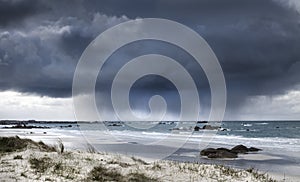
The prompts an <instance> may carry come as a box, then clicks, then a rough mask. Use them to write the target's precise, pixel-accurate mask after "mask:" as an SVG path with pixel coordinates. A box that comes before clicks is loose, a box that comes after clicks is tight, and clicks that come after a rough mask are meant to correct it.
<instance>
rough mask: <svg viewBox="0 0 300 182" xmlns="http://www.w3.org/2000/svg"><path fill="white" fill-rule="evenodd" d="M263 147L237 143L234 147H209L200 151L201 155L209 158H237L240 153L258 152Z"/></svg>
mask: <svg viewBox="0 0 300 182" xmlns="http://www.w3.org/2000/svg"><path fill="white" fill-rule="evenodd" d="M260 150H261V149H259V148H255V147H250V148H247V147H246V146H244V145H237V146H235V147H233V148H232V149H227V148H217V149H214V148H207V149H204V150H202V151H201V152H200V155H201V156H206V157H208V158H237V157H238V154H247V153H248V152H257V151H260Z"/></svg>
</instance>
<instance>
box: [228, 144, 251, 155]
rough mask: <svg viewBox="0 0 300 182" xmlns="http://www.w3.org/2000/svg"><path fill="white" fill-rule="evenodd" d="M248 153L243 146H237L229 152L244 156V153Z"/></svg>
mask: <svg viewBox="0 0 300 182" xmlns="http://www.w3.org/2000/svg"><path fill="white" fill-rule="evenodd" d="M248 151H249V150H248V148H247V147H246V146H244V145H237V146H235V147H233V148H232V149H231V152H234V153H237V154H238V153H242V154H244V153H247V152H248Z"/></svg>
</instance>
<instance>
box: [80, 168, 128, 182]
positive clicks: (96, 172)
mask: <svg viewBox="0 0 300 182" xmlns="http://www.w3.org/2000/svg"><path fill="white" fill-rule="evenodd" d="M123 180H124V177H123V175H122V174H121V173H120V172H118V171H117V170H116V169H109V168H106V167H104V166H103V165H99V166H95V167H94V168H93V169H92V170H91V171H90V172H89V174H88V177H87V179H86V181H101V182H102V181H103V182H104V181H123Z"/></svg>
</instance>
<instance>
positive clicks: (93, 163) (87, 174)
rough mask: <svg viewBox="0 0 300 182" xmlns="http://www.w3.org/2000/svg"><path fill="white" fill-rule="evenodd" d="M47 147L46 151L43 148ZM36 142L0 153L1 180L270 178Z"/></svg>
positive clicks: (252, 170)
mask: <svg viewBox="0 0 300 182" xmlns="http://www.w3.org/2000/svg"><path fill="white" fill-rule="evenodd" d="M46 149H47V150H48V151H47V150H46ZM51 150H52V149H51V148H50V149H48V148H47V147H44V146H43V147H42V148H41V146H40V144H36V143H33V144H32V143H29V144H28V145H27V146H26V147H25V148H24V149H20V150H17V151H14V152H8V153H2V154H1V162H0V166H1V171H0V177H1V181H236V182H238V181H245V182H246V181H257V182H258V181H273V179H271V178H270V177H269V175H268V174H262V173H260V172H258V171H256V170H255V169H248V170H240V169H234V168H229V167H226V166H223V165H211V164H201V163H188V162H175V161H166V160H163V161H156V162H151V163H150V162H147V161H145V160H144V159H139V158H136V157H134V156H126V155H121V154H110V153H101V152H100V153H98V152H95V151H93V150H88V151H74V150H67V151H64V152H63V153H60V152H57V151H51Z"/></svg>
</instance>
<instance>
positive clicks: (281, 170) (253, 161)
mask: <svg viewBox="0 0 300 182" xmlns="http://www.w3.org/2000/svg"><path fill="white" fill-rule="evenodd" d="M29 131H30V130H22V129H11V130H10V132H9V133H8V132H7V131H4V130H2V131H1V130H0V136H7V135H9V136H15V135H16V134H17V135H18V136H20V137H21V138H30V139H32V140H34V141H36V142H38V141H39V140H42V141H43V142H45V143H46V144H50V145H53V144H55V143H56V141H57V139H58V138H61V139H62V141H63V144H64V145H65V147H66V149H67V150H69V151H75V152H76V151H77V150H81V151H86V150H87V145H86V141H85V140H84V138H83V137H82V135H80V133H78V132H77V131H74V130H53V129H32V130H31V131H32V132H33V134H31V133H30V132H29ZM44 131H46V134H44V133H43V132H44ZM122 136H124V135H122ZM218 137H219V138H221V137H223V136H218ZM225 137H226V136H225ZM192 139H194V138H192ZM107 145H108V146H109V145H110V149H111V150H103V151H107V152H109V153H112V154H116V153H119V151H123V153H122V154H120V155H124V154H129V156H131V155H130V153H129V152H126V148H128V147H131V146H135V147H136V148H138V149H140V154H141V156H140V155H139V156H138V157H139V158H143V155H144V154H145V153H147V152H149V151H147V148H144V147H145V146H142V145H139V144H136V143H135V144H133V143H126V142H116V143H107ZM170 146H172V145H170ZM170 146H160V148H159V149H158V150H157V151H160V150H161V151H163V150H168V147H170ZM114 147H115V150H114V151H113V150H112V149H113V148H114ZM208 147H213V148H216V147H233V145H230V144H227V145H224V144H223V143H212V144H211V145H210V146H208ZM120 149H124V150H120ZM197 149H198V146H197V143H195V142H187V144H186V145H184V146H183V147H182V148H181V149H180V150H178V151H176V152H175V153H174V154H173V155H171V156H170V157H168V158H166V160H171V161H173V160H175V161H176V162H183V163H186V162H190V163H195V162H198V163H203V164H207V165H211V164H212V165H225V166H229V167H230V168H235V169H238V170H246V169H248V168H251V167H254V168H255V169H258V170H259V171H260V172H262V173H265V172H266V173H267V174H270V175H272V176H274V178H276V179H278V181H282V180H283V179H284V176H285V179H292V180H291V181H300V176H295V175H294V174H297V169H299V167H300V166H295V164H293V165H291V161H293V160H294V159H297V160H299V158H298V156H297V155H295V156H292V155H291V156H292V157H291V156H290V154H289V153H283V152H282V151H276V152H277V153H275V154H274V153H270V150H267V149H266V148H264V149H263V151H262V152H261V153H257V154H254V155H251V154H250V155H249V154H248V155H246V156H243V155H241V156H239V158H237V159H234V160H232V159H230V160H229V159H222V160H220V159H217V160H209V159H205V158H202V157H199V152H200V151H199V150H197ZM272 152H273V151H272ZM294 154H296V153H294ZM287 156H290V157H291V158H290V159H286V157H287ZM145 158H146V156H145ZM297 160H296V161H293V162H294V163H295V162H296V163H297ZM293 168H295V169H294V171H292V170H293ZM286 171H288V172H290V171H291V173H287V172H286Z"/></svg>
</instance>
